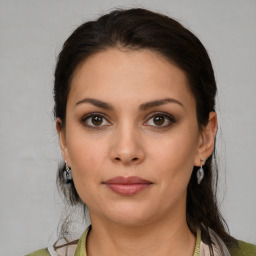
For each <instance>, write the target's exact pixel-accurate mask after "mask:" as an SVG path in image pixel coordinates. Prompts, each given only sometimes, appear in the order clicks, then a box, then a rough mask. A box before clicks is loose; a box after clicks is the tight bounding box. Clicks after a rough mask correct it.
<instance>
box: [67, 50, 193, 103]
mask: <svg viewBox="0 0 256 256" xmlns="http://www.w3.org/2000/svg"><path fill="white" fill-rule="evenodd" d="M115 96H118V97H122V98H123V99H126V100H129V99H133V100H136V99H137V100H138V99H141V100H145V101H147V100H152V98H153V99H155V98H163V97H167V96H168V97H175V98H176V99H177V100H182V99H183V101H187V102H188V103H193V101H194V97H193V96H192V95H191V93H190V90H189V87H188V83H187V78H186V75H185V73H184V72H183V71H182V70H181V69H180V68H178V67H177V66H176V65H174V64H173V63H171V62H170V61H168V60H166V59H165V58H164V57H162V56H161V55H160V54H158V53H155V52H153V51H150V50H136V51H134V50H120V49H108V50H106V51H103V52H100V53H97V54H95V55H92V56H91V57H90V58H88V59H86V60H85V61H84V62H83V63H81V65H80V66H79V67H78V68H77V69H76V71H75V72H74V75H73V79H72V81H71V90H70V95H69V100H79V99H81V98H82V97H97V98H100V99H102V100H109V101H111V102H114V101H115V100H116V97H115Z"/></svg>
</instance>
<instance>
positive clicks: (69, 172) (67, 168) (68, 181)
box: [64, 161, 72, 184]
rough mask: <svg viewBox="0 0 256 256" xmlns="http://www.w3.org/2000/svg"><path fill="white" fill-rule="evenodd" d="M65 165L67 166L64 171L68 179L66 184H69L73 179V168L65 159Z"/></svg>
mask: <svg viewBox="0 0 256 256" xmlns="http://www.w3.org/2000/svg"><path fill="white" fill-rule="evenodd" d="M65 167H66V170H65V172H64V175H65V180H66V184H69V183H71V181H72V173H71V168H70V167H68V164H67V162H66V161H65Z"/></svg>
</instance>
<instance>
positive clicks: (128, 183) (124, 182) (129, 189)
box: [103, 176, 152, 196]
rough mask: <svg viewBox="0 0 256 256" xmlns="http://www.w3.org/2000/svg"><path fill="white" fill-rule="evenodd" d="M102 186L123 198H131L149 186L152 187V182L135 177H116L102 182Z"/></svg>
mask: <svg viewBox="0 0 256 256" xmlns="http://www.w3.org/2000/svg"><path fill="white" fill-rule="evenodd" d="M103 184H105V185H106V186H107V187H108V188H110V189H111V190H112V191H113V192H115V193H117V194H120V195H123V196H132V195H135V194H137V193H139V192H141V191H142V190H144V189H146V188H148V187H149V186H150V185H152V182H150V181H148V180H144V179H141V178H139V177H136V176H131V177H122V176H118V177H114V178H112V179H110V180H107V181H105V182H103Z"/></svg>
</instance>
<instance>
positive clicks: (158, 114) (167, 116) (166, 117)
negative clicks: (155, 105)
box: [144, 112, 176, 129]
mask: <svg viewBox="0 0 256 256" xmlns="http://www.w3.org/2000/svg"><path fill="white" fill-rule="evenodd" d="M155 117H162V118H164V122H166V120H167V121H168V124H165V125H147V124H146V123H148V122H149V121H150V120H151V119H152V118H155ZM147 120H148V121H147V122H146V123H144V125H146V126H151V127H153V128H154V129H164V128H167V127H169V126H171V125H172V124H174V123H176V119H175V117H174V116H173V115H170V114H168V113H165V112H154V113H152V114H150V116H149V118H148V119H147Z"/></svg>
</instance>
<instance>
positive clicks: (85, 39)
mask: <svg viewBox="0 0 256 256" xmlns="http://www.w3.org/2000/svg"><path fill="white" fill-rule="evenodd" d="M216 90H217V89H216V83H215V78H214V72H213V69H212V65H211V62H210V59H209V57H208V54H207V52H206V50H205V48H204V47H203V45H202V44H201V42H200V41H199V40H198V39H197V38H196V37H195V36H194V35H193V34H192V33H191V32H190V31H188V30H187V29H185V28H184V27H183V26H182V25H181V24H179V23H178V22H176V21H175V20H173V19H171V18H169V17H166V16H163V15H160V14H157V13H153V12H150V11H147V10H143V9H130V10H116V11H113V12H111V13H109V14H107V15H104V16H102V17H100V18H99V19H98V20H96V21H91V22H87V23H85V24H83V25H81V26H80V27H79V28H77V29H76V30H75V32H74V33H73V34H72V35H71V36H70V37H69V38H68V39H67V41H66V42H65V44H64V46H63V49H62V51H61V53H60V55H59V59H58V63H57V66H56V72H55V85H54V99H55V117H56V127H57V131H58V134H59V141H60V148H61V151H62V156H63V159H64V161H65V165H64V166H63V168H61V169H60V170H59V174H58V183H59V185H60V188H61V190H62V191H63V193H64V195H65V198H66V199H67V200H68V202H69V203H70V204H71V205H77V204H80V205H82V206H84V207H85V205H86V206H87V207H88V211H89V215H90V220H91V225H90V226H89V227H88V228H87V230H86V231H85V232H84V234H83V235H82V237H81V238H80V240H79V242H77V241H74V242H71V243H66V244H65V243H64V244H61V245H59V244H57V245H55V246H54V247H53V248H48V249H45V250H40V251H37V252H35V253H34V254H31V255H60V254H61V253H64V254H63V255H67V254H68V255H74V254H75V255H83V256H84V255H89V256H94V255H101V256H105V255H141V254H146V255H149V256H151V255H158V256H165V255H181V256H183V255H184V256H188V255H195V256H196V255H200V256H201V255H256V247H255V246H253V245H249V244H246V243H244V242H241V241H237V240H236V239H234V238H233V237H231V236H230V235H229V234H228V233H227V231H226V225H225V221H224V219H223V218H222V216H221V214H220V212H219V209H218V205H217V201H216V194H215V192H216V190H215V189H216V179H217V168H216V164H215V159H214V144H215V136H216V131H217V116H216V113H215V95H216Z"/></svg>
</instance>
